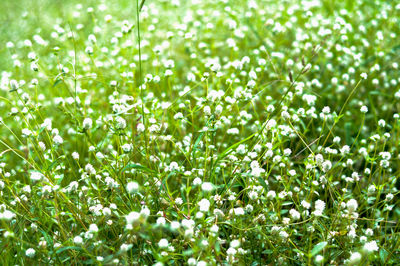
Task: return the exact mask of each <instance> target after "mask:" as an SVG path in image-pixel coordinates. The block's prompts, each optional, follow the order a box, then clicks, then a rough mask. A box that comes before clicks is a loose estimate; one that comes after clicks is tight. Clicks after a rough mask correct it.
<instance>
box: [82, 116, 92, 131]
mask: <svg viewBox="0 0 400 266" xmlns="http://www.w3.org/2000/svg"><path fill="white" fill-rule="evenodd" d="M92 126H93V121H92V119H91V118H85V119H84V120H83V123H82V127H83V128H84V129H91V128H92Z"/></svg>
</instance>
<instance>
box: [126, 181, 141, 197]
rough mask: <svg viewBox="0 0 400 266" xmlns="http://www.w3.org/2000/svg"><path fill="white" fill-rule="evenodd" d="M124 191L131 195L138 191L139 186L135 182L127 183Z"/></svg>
mask: <svg viewBox="0 0 400 266" xmlns="http://www.w3.org/2000/svg"><path fill="white" fill-rule="evenodd" d="M126 190H127V191H128V193H129V194H133V193H135V192H137V191H138V190H139V184H138V183H137V182H129V183H128V184H127V185H126Z"/></svg>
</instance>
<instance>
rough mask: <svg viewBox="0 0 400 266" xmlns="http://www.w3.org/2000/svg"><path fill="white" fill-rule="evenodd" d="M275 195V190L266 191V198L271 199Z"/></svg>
mask: <svg viewBox="0 0 400 266" xmlns="http://www.w3.org/2000/svg"><path fill="white" fill-rule="evenodd" d="M275 197H276V193H275V191H273V190H270V191H268V193H267V198H268V199H270V200H272V199H274V198H275Z"/></svg>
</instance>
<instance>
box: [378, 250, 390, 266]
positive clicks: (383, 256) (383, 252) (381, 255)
mask: <svg viewBox="0 0 400 266" xmlns="http://www.w3.org/2000/svg"><path fill="white" fill-rule="evenodd" d="M388 255H389V252H387V251H386V249H384V248H381V249H380V250H379V258H380V259H381V262H382V264H385V261H386V259H387V256H388Z"/></svg>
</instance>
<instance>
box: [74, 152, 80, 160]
mask: <svg viewBox="0 0 400 266" xmlns="http://www.w3.org/2000/svg"><path fill="white" fill-rule="evenodd" d="M72 158H73V159H74V160H79V153H77V152H73V153H72Z"/></svg>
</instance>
